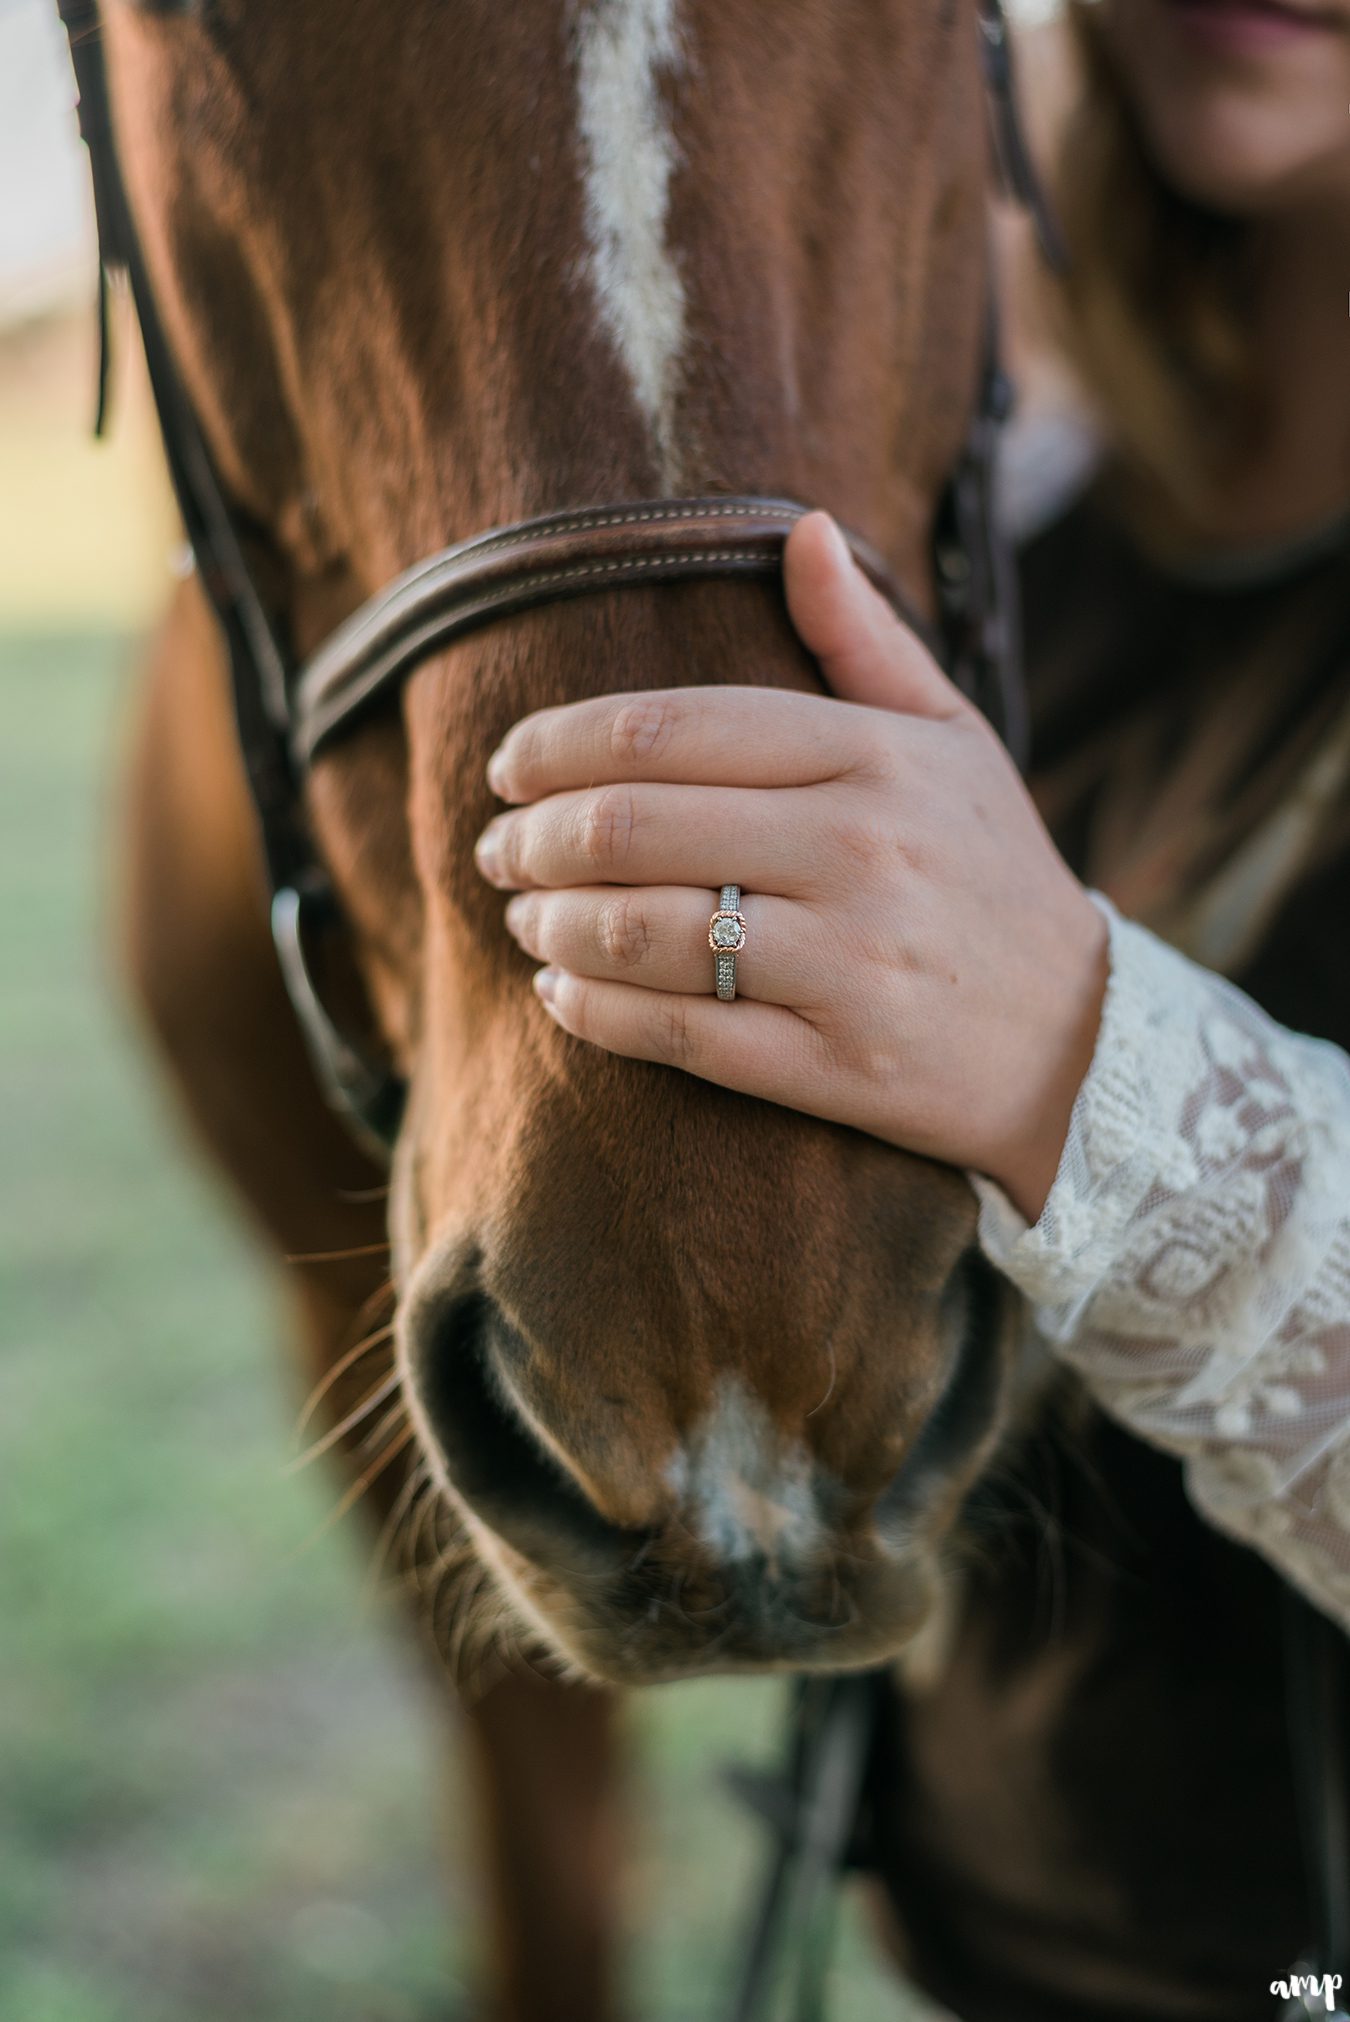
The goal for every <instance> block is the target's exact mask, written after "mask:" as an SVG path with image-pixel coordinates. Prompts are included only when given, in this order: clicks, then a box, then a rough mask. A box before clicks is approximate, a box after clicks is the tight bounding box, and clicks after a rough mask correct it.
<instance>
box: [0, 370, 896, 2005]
mask: <svg viewBox="0 0 1350 2022" xmlns="http://www.w3.org/2000/svg"><path fill="white" fill-rule="evenodd" d="M2 367H3V357H2V356H0V368H2ZM2 391H3V389H2V388H0V392H2ZM61 412H62V425H63V427H64V426H67V425H68V424H69V412H68V410H67V408H66V407H64V406H63V408H62V411H61ZM3 422H4V412H3V400H2V399H0V427H2V426H3ZM24 439H25V441H26V442H28V443H29V444H30V451H29V452H28V453H29V454H31V455H32V456H34V457H36V456H38V455H40V453H41V448H42V444H43V440H44V438H43V435H42V432H41V430H40V429H38V428H36V427H35V426H33V423H32V416H31V414H30V413H28V412H27V409H26V410H25V438H24ZM32 445H36V448H33V447H31V446H32ZM49 489H50V487H49ZM106 489H107V487H106V481H104V490H105V492H106ZM0 492H3V494H4V496H3V498H0V523H8V524H11V525H14V526H22V528H23V534H24V538H25V540H26V541H28V542H29V543H30V545H31V546H32V547H33V549H34V552H39V551H40V552H41V553H42V554H44V555H47V556H48V560H47V561H46V562H45V563H44V567H45V568H46V570H47V581H48V584H49V590H48V592H47V593H45V594H44V595H38V594H36V592H35V591H34V590H33V585H32V583H31V581H28V582H26V583H25V584H24V586H23V588H24V594H23V595H22V596H17V595H16V596H13V597H11V598H10V599H9V608H8V609H7V607H6V603H5V600H4V598H3V595H0V951H3V952H2V953H0V963H2V964H3V973H2V974H0V2022H198V2018H201V2022H215V2018H222V2022H223V2018H226V2017H228V2018H230V2022H243V2018H248V2022H424V2018H425V2022H430V2018H431V2017H433V2016H438V2017H445V2016H446V2015H447V2014H448V2013H465V2014H467V2013H468V2008H467V2006H466V2005H462V2004H465V2003H466V2002H467V1991H466V1990H467V1988H468V1985H469V1978H468V1975H469V1961H470V1959H471V1956H472V1949H473V1930H472V1921H473V1909H472V1886H471V1884H472V1859H473V1850H472V1847H471V1845H469V1844H468V1843H467V1841H466V1838H465V1835H464V1834H463V1832H462V1830H461V1828H460V1823H459V1818H458V1807H457V1804H456V1801H455V1797H454V1775H453V1763H452V1762H451V1763H450V1764H448V1765H447V1764H444V1763H443V1760H442V1758H443V1756H444V1754H445V1753H446V1751H445V1749H444V1746H443V1736H444V1733H445V1722H444V1720H443V1718H442V1717H440V1716H439V1715H438V1712H437V1709H436V1708H435V1707H434V1706H433V1704H432V1703H431V1699H430V1695H429V1690H428V1687H427V1685H426V1683H425V1681H424V1679H423V1676H422V1674H421V1672H420V1670H419V1669H418V1668H417V1666H416V1665H415V1663H414V1661H413V1658H412V1656H411V1653H410V1652H409V1650H408V1649H407V1648H405V1646H404V1644H403V1641H402V1638H401V1634H400V1632H399V1629H398V1626H397V1624H396V1623H395V1622H393V1621H391V1620H390V1619H388V1618H387V1617H384V1616H380V1615H376V1614H372V1612H371V1611H370V1610H369V1609H366V1608H363V1606H362V1604H361V1601H360V1597H359V1596H360V1586H361V1580H360V1550H359V1547H360V1542H361V1537H360V1532H359V1528H358V1527H355V1526H354V1528H353V1531H352V1534H351V1535H350V1536H343V1535H342V1534H341V1533H340V1532H339V1533H338V1534H335V1535H333V1536H331V1537H329V1538H327V1539H325V1540H324V1541H323V1542H322V1543H321V1544H320V1545H318V1546H317V1547H315V1548H313V1549H310V1550H308V1551H304V1552H300V1551H299V1550H298V1548H299V1547H300V1546H301V1545H302V1544H303V1542H304V1540H305V1539H306V1538H307V1537H309V1536H310V1534H311V1533H312V1532H313V1530H314V1528H315V1525H316V1523H317V1522H318V1520H319V1519H320V1518H321V1516H322V1515H323V1513H324V1511H325V1510H326V1508H327V1507H328V1505H329V1502H330V1501H331V1495H330V1493H329V1484H328V1483H327V1482H324V1481H318V1480H307V1479H305V1478H304V1477H303V1476H302V1477H300V1478H298V1479H286V1478H284V1477H283V1474H282V1468H283V1466H284V1463H285V1461H286V1459H287V1457H288V1452H289V1448H288V1434H289V1428H290V1425H291V1422H292V1419H293V1416H294V1406H295V1399H294V1397H293V1395H292V1393H291V1390H290V1388H289V1385H288V1382H287V1365H286V1362H285V1358H284V1356H283V1353H282V1352H281V1349H280V1347H279V1328H280V1320H279V1317H278V1315H277V1314H276V1313H275V1312H274V1310H273V1306H272V1303H271V1299H270V1296H269V1289H268V1286H267V1282H266V1278H265V1276H264V1273H263V1270H262V1268H261V1264H260V1261H259V1260H258V1259H257V1258H256V1257H255V1256H253V1255H252V1254H250V1252H249V1250H248V1248H247V1247H246V1245H245V1243H244V1241H243V1239H242V1237H241V1236H240V1234H239V1233H238V1231H237V1230H236V1228H235V1227H234V1225H233V1223H232V1220H231V1218H230V1215H229V1212H228V1210H227V1208H226V1206H225V1204H224V1202H223V1201H222V1200H221V1199H220V1198H218V1197H217V1196H216V1194H215V1192H214V1191H213V1188H212V1185H211V1183H210V1181H209V1179H208V1177H207V1176H206V1175H205V1174H204V1173H202V1172H200V1171H199V1170H198V1169H197V1168H196V1166H195V1165H194V1163H193V1161H192V1159H191V1158H190V1157H189V1155H188V1154H187V1152H186V1151H185V1149H184V1148H183V1146H182V1144H181V1143H180V1141H179V1139H178V1136H177V1133H176V1130H175V1128H174V1125H173V1121H172V1119H171V1117H170V1116H169V1114H168V1111H167V1106H166V1104H165V1102H164V1100H163V1098H162V1096H161V1094H160V1092H159V1090H158V1088H157V1085H156V1083H155V1079H154V1076H153V1073H152V1071H151V1069H150V1066H149V1064H148V1062H146V1061H145V1060H144V1059H143V1058H142V1057H141V1053H140V1049H139V1047H138V1045H137V1043H136V1042H135V1040H134V1038H133V1036H132V1034H131V1033H130V1032H129V1031H128V1029H127V1026H126V1022H125V1019H124V1016H123V1013H122V1011H121V1009H120V1006H119V1004H118V1001H117V995H116V992H115V990H114V988H113V986H112V983H111V980H110V977H109V973H108V964H107V960H106V954H105V947H106V941H107V938H108V931H107V906H106V902H105V884H106V866H107V858H108V853H109V838H110V835H111V832H112V823H111V819H110V812H109V810H110V803H111V800H112V795H113V791H114V782H115V780H116V776H117V757H118V749H119V745H120V741H121V734H122V730H121V727H122V723H123V720H124V716H125V712H126V706H127V702H128V697H129V695H130V692H131V688H132V684H133V679H134V666H135V657H136V641H135V637H134V636H133V635H132V634H131V633H129V632H128V630H127V629H126V618H125V613H124V612H123V611H122V610H121V609H120V607H119V600H118V596H112V595H111V594H110V599H109V608H110V611H111V612H112V613H113V616H111V617H110V618H109V621H108V622H107V623H106V624H103V625H96V624H95V625H91V624H90V622H89V614H88V613H87V612H86V611H85V609H84V607H83V605H82V604H80V603H79V602H78V600H77V601H76V603H75V604H74V605H73V606H72V608H73V609H74V610H76V611H77V612H78V616H79V627H80V628H79V629H78V630H70V629H63V627H62V623H61V617H62V606H61V603H60V596H61V584H62V581H63V579H64V572H65V570H66V569H68V568H71V567H73V568H74V569H75V570H76V571H77V572H78V569H79V567H80V554H81V547H80V543H81V541H83V542H84V543H85V546H86V549H87V550H88V552H90V553H92V554H95V555H97V552H98V543H99V521H98V518H97V516H92V517H88V516H87V521H88V523H87V524H86V523H82V522H81V517H80V504H79V496H80V495H79V491H78V487H77V488H76V489H74V490H72V489H71V488H70V487H67V488H66V489H65V490H64V492H63V493H62V495H61V499H60V514H61V516H60V517H58V516H56V514H55V512H53V516H52V519H51V524H50V526H48V527H46V529H45V532H44V526H43V524H42V523H41V519H40V517H39V521H38V522H37V523H36V524H35V523H34V522H33V520H32V519H31V518H30V517H27V516H26V515H25V513H24V510H23V499H24V491H23V474H22V470H16V463H15V459H14V458H13V457H12V456H11V457H10V458H8V459H7V460H6V459H4V458H3V453H0ZM123 509H124V510H126V511H131V510H133V509H134V506H133V502H132V500H131V498H130V495H129V494H128V496H127V498H126V499H125V500H124V501H123ZM106 510H107V505H106V499H105V498H103V496H102V495H100V506H99V511H100V512H106ZM123 537H124V530H122V529H119V531H118V539H119V541H120V540H122V539H123ZM13 566H14V565H13V563H12V562H11V568H13ZM116 573H117V572H116V571H114V572H113V575H114V576H115V575H116ZM119 595H120V588H119ZM16 604H17V606H18V612H19V615H17V616H16V613H15V609H14V606H15V605H16ZM114 620H115V622H114ZM7 621H8V622H7ZM778 1706H779V1700H778V1689H777V1688H776V1687H775V1686H772V1685H760V1684H749V1683H737V1682H734V1681H733V1682H728V1681H713V1682H709V1683H701V1684H697V1685H692V1686H686V1687H679V1688H665V1689H663V1690H661V1691H658V1692H655V1693H653V1694H651V1695H650V1696H647V1697H643V1698H641V1699H639V1700H637V1701H635V1702H634V1703H633V1706H632V1711H631V1718H632V1721H633V1725H634V1729H635V1742H636V1747H637V1752H638V1757H639V1761H640V1764H641V1769H640V1786H639V1789H638V1791H637V1793H636V1796H635V1801H634V1804H633V1810H634V1814H635V1817H636V1819H637V1821H638V1831H637V1837H636V1843H635V1845H634V1849H633V1855H632V1860H631V1863H630V1872H629V1877H628V1892H627V1915H628V1924H629V1932H630V1938H629V1956H628V1978H629V1984H630V1987H631V1989H632V2008H633V2013H634V2014H635V2015H636V2016H640V2017H642V2018H643V2022H685V2018H689V2022H694V2018H697V2022H717V2018H718V2017H719V2016H720V2015H721V2014H722V2013H723V2012H724V2009H725V1990H726V1987H727V1985H728V1972H729V1967H730V1963H731V1960H732V1958H733V1956H734V1952H735V1947H736V1944H737V1940H738V1937H739V1933H740V1929H741V1926H742V1923H743V1917H744V1910H745V1906H746V1904H747V1900H748V1892H749V1890H750V1887H751V1883H752V1880H753V1877H754V1874H755V1872H756V1869H757V1865H758V1860H759V1857H760V1853H761V1845H760V1840H759V1836H758V1834H757V1832H756V1830H755V1828H754V1827H753V1826H752V1825H750V1824H749V1823H748V1822H746V1821H744V1820H742V1818H741V1817H740V1815H739V1814H738V1813H737V1811H736V1810H735V1809H734V1808H733V1807H732V1805H731V1804H730V1802H729V1800H728V1799H727V1798H726V1797H724V1796H723V1794H722V1793H721V1791H720V1789H719V1787H718V1781H717V1771H718V1768H719V1766H720V1764H721V1763H722V1762H724V1761H725V1760H726V1759H727V1758H728V1757H731V1756H737V1757H740V1758H742V1759H746V1758H755V1757H764V1756H766V1755H768V1754H771V1753H772V1752H773V1750H774V1748H775V1745H776V1741H777V1712H778ZM443 1776H444V1779H445V1790H446V1793H447V1796H446V1798H445V1799H444V1800H441V1799H440V1797H439V1795H438V1790H439V1787H440V1783H441V1779H442V1778H443ZM447 1815H448V1817H449V1820H450V1831H449V1834H448V1836H447V1834H446V1832H445V1830H444V1826H445V1819H446V1816H447ZM909 2012H910V2011H909V2009H908V2007H907V2005H906V2003H905V2001H904V1998H903V1996H902V1995H901V1993H900V1992H899V1990H898V1989H897V1988H896V1987H895V1985H894V1984H893V1983H890V1982H888V1981H887V1979H886V1978H885V1976H884V1974H883V1973H882V1972H881V1971H880V1970H879V1969H878V1968H877V1967H876V1966H875V1965H874V1964H873V1963H872V1953H871V1944H870V1940H869V1939H868V1938H867V1937H866V1935H865V1934H864V1924H863V1919H862V1917H861V1914H860V1912H859V1911H858V1910H857V1909H856V1907H855V1908H852V1909H850V1910H849V1911H848V1912H847V1913H846V1917H845V1928H844V1932H843V1941H842V1944H841V1947H840V1950H839V1953H838V1961H837V1966H836V1969H835V2005H834V2013H835V2015H836V2017H837V2018H838V2022H874V2018H881V2017H900V2016H904V2015H907V2014H908V2013H909Z"/></svg>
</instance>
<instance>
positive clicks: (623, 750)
mask: <svg viewBox="0 0 1350 2022" xmlns="http://www.w3.org/2000/svg"><path fill="white" fill-rule="evenodd" d="M682 718H683V709H682V706H681V704H680V703H679V702H678V701H677V700H676V698H675V697H674V696H671V695H635V696H633V698H632V699H631V701H628V702H625V703H623V705H622V706H621V707H620V709H619V711H618V714H617V715H616V716H615V718H614V721H613V723H612V724H611V726H610V733H609V745H610V755H611V757H612V758H613V759H614V760H615V762H616V763H617V764H619V765H625V764H628V763H630V762H633V761H636V760H642V759H652V758H656V757H658V756H659V755H660V753H661V752H663V751H664V750H665V749H666V747H667V745H668V744H669V743H670V741H671V739H672V738H673V737H674V735H675V732H676V729H677V728H678V727H679V724H680V722H681V721H682Z"/></svg>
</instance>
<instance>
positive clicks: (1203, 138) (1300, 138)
mask: <svg viewBox="0 0 1350 2022" xmlns="http://www.w3.org/2000/svg"><path fill="white" fill-rule="evenodd" d="M1165 97H1166V100H1167V101H1168V102H1166V103H1162V104H1159V103H1156V102H1155V103H1154V104H1153V105H1152V106H1149V107H1145V108H1143V111H1144V118H1145V124H1146V127H1147V129H1148V132H1149V139H1150V143H1151V148H1152V152H1153V155H1154V158H1155V160H1156V161H1157V164H1158V166H1159V168H1160V169H1161V170H1162V173H1163V174H1164V175H1165V176H1166V178H1167V180H1168V181H1169V182H1170V183H1171V184H1172V185H1173V186H1174V187H1175V188H1176V189H1178V190H1180V191H1181V192H1182V194H1183V195H1184V196H1188V197H1190V198H1191V199H1192V200H1193V201H1194V202H1196V203H1199V204H1203V205H1205V207H1206V208H1207V209H1209V210H1214V211H1219V212H1222V213H1224V214H1225V215H1228V216H1231V217H1237V218H1244V217H1251V218H1258V217H1275V216H1278V215H1280V214H1281V213H1292V212H1295V211H1298V210H1302V209H1305V208H1307V207H1309V206H1311V205H1317V206H1318V207H1319V208H1320V207H1324V206H1325V205H1327V204H1328V202H1332V203H1335V204H1337V205H1338V206H1339V207H1340V208H1341V209H1342V210H1343V211H1344V213H1345V215H1346V217H1347V218H1350V147H1348V146H1347V135H1346V124H1345V114H1344V108H1343V107H1342V108H1341V109H1340V117H1339V120H1338V122H1337V125H1336V128H1335V129H1334V130H1333V131H1332V132H1330V133H1328V134H1327V135H1326V136H1325V141H1326V144H1325V145H1324V146H1321V147H1319V146H1318V145H1317V141H1318V139H1319V134H1318V130H1317V127H1318V123H1316V122H1309V123H1308V124H1305V126H1304V127H1303V128H1302V130H1301V131H1300V130H1299V128H1298V126H1297V123H1296V122H1294V121H1291V119H1290V115H1289V112H1288V109H1287V108H1286V107H1284V106H1281V105H1266V104H1262V103H1259V102H1258V103H1255V104H1254V103H1253V101H1252V99H1251V97H1250V96H1248V95H1246V94H1238V93H1236V92H1230V91H1223V90H1219V89H1215V90H1213V91H1210V92H1195V93H1182V92H1180V91H1177V90H1172V91H1169V92H1168V93H1166V94H1165Z"/></svg>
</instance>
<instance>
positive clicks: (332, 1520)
mask: <svg viewBox="0 0 1350 2022" xmlns="http://www.w3.org/2000/svg"><path fill="white" fill-rule="evenodd" d="M416 1430H417V1428H416V1426H414V1425H412V1424H408V1425H405V1426H404V1428H403V1431H402V1432H401V1433H400V1434H399V1435H398V1438H397V1439H395V1440H392V1441H391V1442H390V1444H389V1445H388V1446H387V1447H386V1448H385V1450H384V1452H383V1453H382V1454H381V1455H380V1456H379V1458H378V1459H377V1460H375V1461H374V1462H372V1464H371V1465H370V1466H369V1467H368V1468H367V1469H366V1471H365V1473H364V1474H362V1475H360V1476H358V1478H357V1479H356V1480H355V1481H354V1482H353V1483H352V1485H351V1487H350V1488H349V1489H347V1491H346V1493H345V1494H344V1495H343V1497H342V1499H341V1501H340V1502H339V1503H338V1504H337V1507H336V1508H335V1509H332V1510H330V1511H329V1513H328V1515H327V1516H326V1517H325V1518H324V1520H323V1522H322V1523H321V1524H320V1525H319V1527H318V1529H317V1530H315V1531H313V1532H312V1533H311V1534H310V1536H309V1537H307V1538H306V1539H305V1541H304V1543H303V1544H301V1545H297V1547H296V1549H295V1551H294V1552H292V1553H290V1554H288V1557H289V1558H290V1559H297V1558H299V1557H300V1556H301V1555H302V1554H303V1553H305V1552H307V1551H311V1550H312V1549H313V1547H314V1546H315V1545H317V1544H318V1542H319V1540H320V1539H321V1538H325V1537H327V1535H328V1533H329V1531H331V1530H332V1528H333V1526H334V1525H335V1524H339V1523H341V1521H342V1519H343V1517H345V1516H346V1514H347V1512H348V1511H349V1510H350V1509H353V1508H354V1507H355V1506H356V1504H357V1503H358V1502H359V1501H360V1500H361V1497H362V1496H363V1495H364V1494H365V1492H366V1490H367V1489H368V1488H369V1487H370V1486H371V1484H372V1482H375V1481H378V1480H379V1478H380V1476H381V1475H382V1474H383V1473H384V1470H385V1469H386V1468H387V1467H388V1465H389V1463H390V1461H391V1460H396V1459H397V1457H398V1455H399V1454H400V1453H402V1451H403V1449H404V1448H405V1447H406V1446H407V1444H408V1442H409V1440H410V1439H412V1437H413V1435H414V1433H415V1432H416Z"/></svg>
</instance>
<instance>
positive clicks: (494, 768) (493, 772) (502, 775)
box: [487, 744, 507, 800]
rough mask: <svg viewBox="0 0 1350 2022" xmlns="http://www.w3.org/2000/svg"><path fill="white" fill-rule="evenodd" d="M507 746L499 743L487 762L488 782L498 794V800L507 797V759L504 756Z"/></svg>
mask: <svg viewBox="0 0 1350 2022" xmlns="http://www.w3.org/2000/svg"><path fill="white" fill-rule="evenodd" d="M505 748H506V747H505V746H504V745H500V744H499V745H498V746H497V749H496V750H495V751H494V752H493V754H492V756H491V758H490V759H489V760H488V762H487V783H488V785H489V786H490V787H491V788H492V791H493V792H494V793H495V794H496V796H497V798H498V800H505V799H506V798H507V793H506V760H505V758H504V757H503V756H502V753H503V752H504V750H505Z"/></svg>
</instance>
